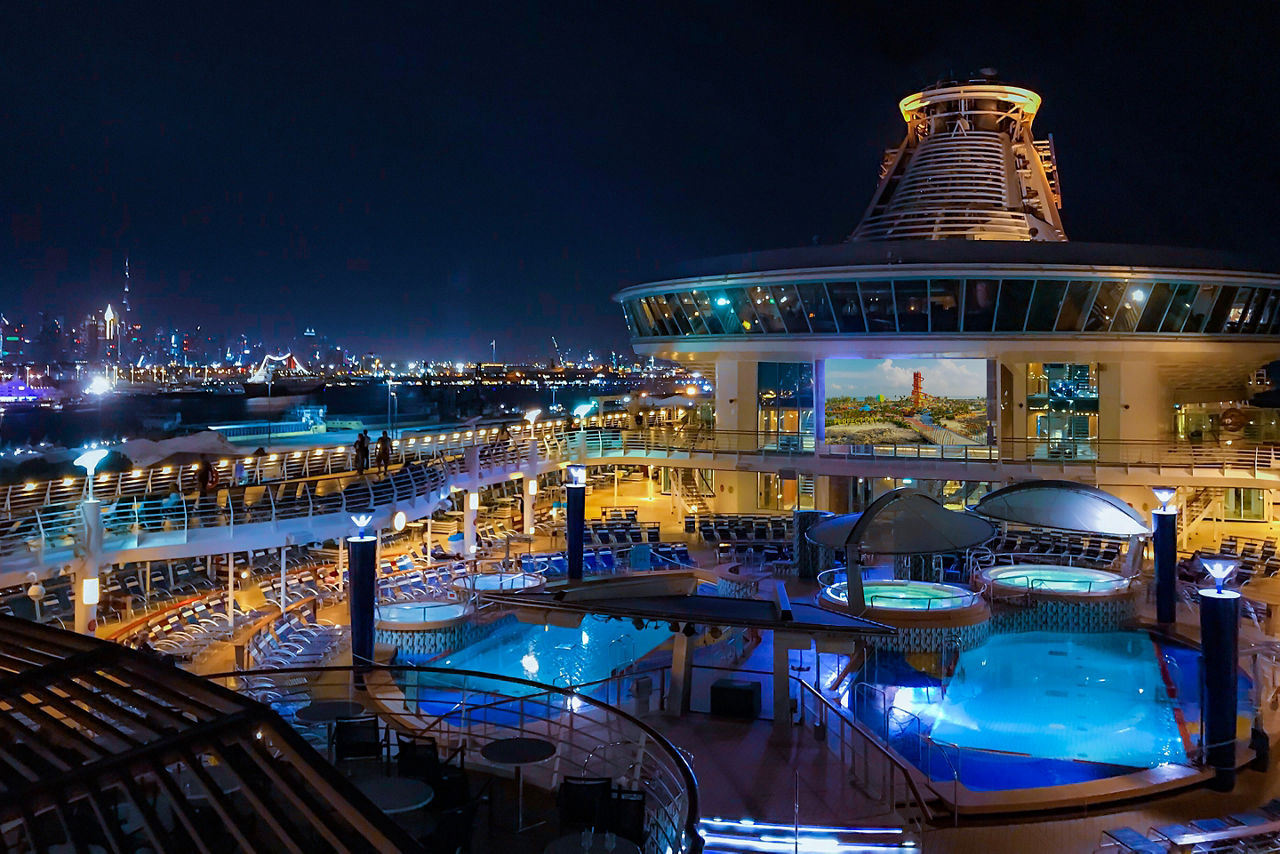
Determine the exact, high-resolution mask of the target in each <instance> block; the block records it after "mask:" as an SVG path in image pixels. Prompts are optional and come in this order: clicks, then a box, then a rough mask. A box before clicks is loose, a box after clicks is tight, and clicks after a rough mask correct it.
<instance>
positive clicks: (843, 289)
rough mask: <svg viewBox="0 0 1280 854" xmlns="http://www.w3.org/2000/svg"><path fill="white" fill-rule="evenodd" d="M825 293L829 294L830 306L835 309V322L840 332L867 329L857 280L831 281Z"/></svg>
mask: <svg viewBox="0 0 1280 854" xmlns="http://www.w3.org/2000/svg"><path fill="white" fill-rule="evenodd" d="M827 293H829V294H831V308H832V309H833V310H834V311H835V315H836V324H837V325H839V327H840V331H841V332H866V331H867V323H866V318H865V317H863V314H862V300H861V299H859V297H858V283H857V282H832V283H831V284H830V285H827Z"/></svg>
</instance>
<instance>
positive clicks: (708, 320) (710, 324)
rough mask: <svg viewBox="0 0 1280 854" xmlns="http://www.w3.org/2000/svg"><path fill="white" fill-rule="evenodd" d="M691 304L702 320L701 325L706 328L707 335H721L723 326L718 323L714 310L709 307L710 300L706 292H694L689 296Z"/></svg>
mask: <svg viewBox="0 0 1280 854" xmlns="http://www.w3.org/2000/svg"><path fill="white" fill-rule="evenodd" d="M690 296H691V298H692V299H693V303H694V305H695V306H696V308H697V312H698V316H699V317H700V318H702V323H703V325H705V326H706V327H707V334H708V335H723V334H724V325H723V324H722V323H720V317H719V315H718V314H716V311H715V309H714V308H712V307H711V298H710V296H709V295H708V294H707V292H706V291H694V292H693V293H692V294H691V295H690Z"/></svg>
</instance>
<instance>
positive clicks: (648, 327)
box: [628, 299, 655, 338]
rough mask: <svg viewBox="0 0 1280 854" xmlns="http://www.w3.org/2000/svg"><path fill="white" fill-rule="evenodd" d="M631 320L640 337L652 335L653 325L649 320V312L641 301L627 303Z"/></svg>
mask: <svg viewBox="0 0 1280 854" xmlns="http://www.w3.org/2000/svg"><path fill="white" fill-rule="evenodd" d="M628 306H629V311H630V313H631V319H632V320H633V321H634V322H635V325H636V332H637V333H638V334H639V335H641V336H642V337H646V338H647V337H650V336H652V335H654V334H655V333H654V331H653V324H652V323H651V322H650V320H649V310H648V308H647V307H646V306H645V305H644V301H643V300H638V299H635V300H631V302H630V303H628Z"/></svg>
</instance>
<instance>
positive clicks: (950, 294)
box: [929, 279, 961, 332]
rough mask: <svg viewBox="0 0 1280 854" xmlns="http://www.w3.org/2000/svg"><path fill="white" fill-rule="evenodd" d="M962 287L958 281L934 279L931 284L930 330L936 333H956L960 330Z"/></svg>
mask: <svg viewBox="0 0 1280 854" xmlns="http://www.w3.org/2000/svg"><path fill="white" fill-rule="evenodd" d="M960 287H961V283H960V282H959V281H957V280H956V279H934V280H933V281H931V282H930V283H929V328H930V329H931V330H933V331H934V332H955V331H956V330H958V329H959V328H960V294H961V290H960Z"/></svg>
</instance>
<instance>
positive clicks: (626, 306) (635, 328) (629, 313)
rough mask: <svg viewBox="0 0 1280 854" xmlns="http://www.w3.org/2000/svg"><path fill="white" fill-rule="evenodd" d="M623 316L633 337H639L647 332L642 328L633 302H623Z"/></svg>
mask: <svg viewBox="0 0 1280 854" xmlns="http://www.w3.org/2000/svg"><path fill="white" fill-rule="evenodd" d="M622 316H623V318H625V319H626V321H627V331H628V332H630V333H631V335H632V337H637V338H638V337H640V336H642V335H644V334H645V332H644V331H643V330H642V329H641V328H640V323H639V320H638V318H637V317H636V310H635V308H633V307H632V303H630V302H623V303H622Z"/></svg>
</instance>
